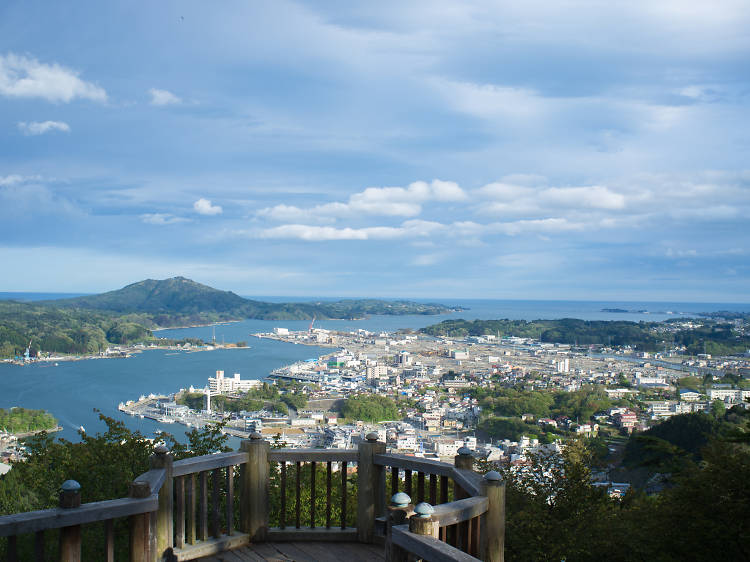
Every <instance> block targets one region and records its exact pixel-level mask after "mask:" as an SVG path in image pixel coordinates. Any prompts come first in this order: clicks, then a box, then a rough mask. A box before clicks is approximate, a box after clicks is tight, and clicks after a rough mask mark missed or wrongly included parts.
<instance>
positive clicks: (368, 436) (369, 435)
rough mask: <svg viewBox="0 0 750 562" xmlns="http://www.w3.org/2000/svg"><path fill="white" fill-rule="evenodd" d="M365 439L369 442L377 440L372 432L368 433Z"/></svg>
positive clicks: (376, 435)
mask: <svg viewBox="0 0 750 562" xmlns="http://www.w3.org/2000/svg"><path fill="white" fill-rule="evenodd" d="M365 439H367V440H368V441H370V442H373V441H377V440H378V434H377V433H375V432H374V431H372V432H370V433H368V434H367V435H365Z"/></svg>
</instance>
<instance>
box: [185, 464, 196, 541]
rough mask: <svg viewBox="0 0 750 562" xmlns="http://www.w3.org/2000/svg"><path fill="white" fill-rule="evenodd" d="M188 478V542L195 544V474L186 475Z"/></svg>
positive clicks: (186, 499)
mask: <svg viewBox="0 0 750 562" xmlns="http://www.w3.org/2000/svg"><path fill="white" fill-rule="evenodd" d="M186 479H187V481H186V484H187V490H186V492H187V493H186V496H187V497H186V498H185V501H186V503H187V510H188V514H187V530H186V535H187V536H186V539H187V542H188V544H195V499H196V498H195V474H190V475H189V476H186Z"/></svg>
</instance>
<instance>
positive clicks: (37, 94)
mask: <svg viewBox="0 0 750 562" xmlns="http://www.w3.org/2000/svg"><path fill="white" fill-rule="evenodd" d="M78 74H79V73H78V72H76V71H74V70H71V69H69V68H65V67H64V66H60V65H58V64H45V63H41V62H39V61H38V60H36V59H34V58H28V57H24V56H20V55H14V54H12V53H11V54H8V55H0V94H2V95H4V96H7V97H12V98H42V99H46V100H47V101H51V102H70V101H72V100H74V99H76V98H81V99H88V100H92V101H98V102H103V101H106V99H107V92H105V91H104V89H103V88H100V87H99V86H97V85H95V84H92V83H91V82H85V81H84V80H81V79H80V78H79V77H78Z"/></svg>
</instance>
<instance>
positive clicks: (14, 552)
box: [8, 535, 18, 562]
mask: <svg viewBox="0 0 750 562" xmlns="http://www.w3.org/2000/svg"><path fill="white" fill-rule="evenodd" d="M8 562H18V538H17V537H16V535H11V536H9V537H8Z"/></svg>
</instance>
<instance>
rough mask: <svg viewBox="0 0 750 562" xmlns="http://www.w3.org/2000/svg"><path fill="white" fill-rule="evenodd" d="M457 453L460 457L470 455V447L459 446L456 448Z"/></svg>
mask: <svg viewBox="0 0 750 562" xmlns="http://www.w3.org/2000/svg"><path fill="white" fill-rule="evenodd" d="M458 454H459V455H461V456H462V457H465V456H471V449H469V448H468V447H461V448H460V449H459V450H458Z"/></svg>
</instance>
